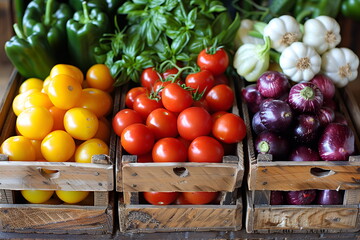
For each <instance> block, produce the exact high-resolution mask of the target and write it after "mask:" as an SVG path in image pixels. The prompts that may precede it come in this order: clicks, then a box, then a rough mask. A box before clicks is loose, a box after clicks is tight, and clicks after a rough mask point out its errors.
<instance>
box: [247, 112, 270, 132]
mask: <svg viewBox="0 0 360 240" xmlns="http://www.w3.org/2000/svg"><path fill="white" fill-rule="evenodd" d="M251 127H252V130H253V131H254V132H255V133H256V134H260V133H261V132H263V131H266V130H267V129H266V127H265V126H264V124H262V123H261V118H260V112H257V113H255V115H254V116H253V118H252V121H251Z"/></svg>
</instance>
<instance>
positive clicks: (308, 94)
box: [300, 87, 315, 100]
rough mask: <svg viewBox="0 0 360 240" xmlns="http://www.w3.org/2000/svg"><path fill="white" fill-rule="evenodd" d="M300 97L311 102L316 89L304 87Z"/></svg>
mask: <svg viewBox="0 0 360 240" xmlns="http://www.w3.org/2000/svg"><path fill="white" fill-rule="evenodd" d="M300 96H301V97H303V98H304V99H306V100H311V99H313V98H314V96H315V92H314V89H312V88H311V87H304V88H303V89H302V90H300Z"/></svg>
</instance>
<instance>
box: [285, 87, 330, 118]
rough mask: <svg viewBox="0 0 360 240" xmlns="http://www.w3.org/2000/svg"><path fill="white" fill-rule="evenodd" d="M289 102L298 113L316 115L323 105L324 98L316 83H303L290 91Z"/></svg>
mask: <svg viewBox="0 0 360 240" xmlns="http://www.w3.org/2000/svg"><path fill="white" fill-rule="evenodd" d="M288 102H289V105H290V106H291V107H292V108H293V109H294V110H296V111H299V112H303V113H306V112H311V113H314V112H316V111H317V110H318V109H320V107H321V106H322V105H323V102H324V97H323V95H322V93H321V91H320V89H319V88H318V87H317V86H316V85H315V84H314V83H311V82H301V83H298V84H295V85H294V86H293V87H292V88H291V89H290V93H289V99H288Z"/></svg>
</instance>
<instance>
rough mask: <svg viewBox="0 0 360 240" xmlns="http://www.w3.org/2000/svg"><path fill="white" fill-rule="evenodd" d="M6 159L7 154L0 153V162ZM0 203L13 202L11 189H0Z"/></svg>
mask: <svg viewBox="0 0 360 240" xmlns="http://www.w3.org/2000/svg"><path fill="white" fill-rule="evenodd" d="M1 161H8V158H7V156H5V155H3V154H0V162H1ZM1 203H10V204H12V203H14V196H13V192H12V191H11V190H6V189H0V204H1Z"/></svg>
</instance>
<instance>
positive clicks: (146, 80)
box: [140, 67, 161, 90]
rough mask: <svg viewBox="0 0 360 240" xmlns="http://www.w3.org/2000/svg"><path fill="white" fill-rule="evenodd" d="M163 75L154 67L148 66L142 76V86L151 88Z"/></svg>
mask: <svg viewBox="0 0 360 240" xmlns="http://www.w3.org/2000/svg"><path fill="white" fill-rule="evenodd" d="M160 77H161V75H160V74H159V73H158V72H157V71H156V70H155V68H153V67H149V68H146V69H144V70H143V71H142V73H141V76H140V83H141V86H143V87H145V88H146V89H148V90H151V89H152V88H153V86H154V84H155V82H156V81H158V80H159V79H160Z"/></svg>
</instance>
